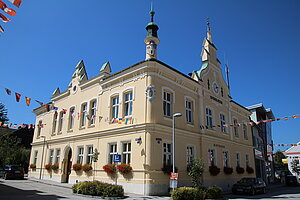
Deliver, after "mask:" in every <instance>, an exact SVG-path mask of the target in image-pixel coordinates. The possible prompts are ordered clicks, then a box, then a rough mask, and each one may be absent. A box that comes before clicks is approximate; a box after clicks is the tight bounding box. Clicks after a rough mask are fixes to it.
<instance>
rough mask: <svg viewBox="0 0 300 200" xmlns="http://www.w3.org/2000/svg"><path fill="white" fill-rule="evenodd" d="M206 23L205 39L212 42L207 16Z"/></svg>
mask: <svg viewBox="0 0 300 200" xmlns="http://www.w3.org/2000/svg"><path fill="white" fill-rule="evenodd" d="M206 24H207V33H206V35H207V40H208V41H210V42H211V43H212V38H211V30H210V22H209V18H207V19H206Z"/></svg>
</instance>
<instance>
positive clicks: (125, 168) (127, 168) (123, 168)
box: [118, 164, 132, 174]
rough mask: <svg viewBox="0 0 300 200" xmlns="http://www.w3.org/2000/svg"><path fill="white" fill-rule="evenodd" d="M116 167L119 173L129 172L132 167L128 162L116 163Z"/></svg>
mask: <svg viewBox="0 0 300 200" xmlns="http://www.w3.org/2000/svg"><path fill="white" fill-rule="evenodd" d="M118 169H119V171H120V173H121V174H129V173H130V172H131V171H132V167H131V166H130V165H129V164H121V165H118Z"/></svg>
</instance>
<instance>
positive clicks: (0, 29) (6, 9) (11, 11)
mask: <svg viewBox="0 0 300 200" xmlns="http://www.w3.org/2000/svg"><path fill="white" fill-rule="evenodd" d="M8 1H9V2H10V3H12V4H13V5H15V6H16V7H18V8H19V7H20V5H21V3H22V0H8ZM0 9H1V10H2V11H4V12H5V13H6V14H8V15H10V16H15V15H16V14H17V12H16V11H15V10H14V9H12V8H9V7H7V5H6V3H4V2H3V1H2V0H0ZM0 19H1V20H2V22H4V23H6V22H9V21H11V20H10V19H9V18H7V17H6V16H5V15H3V14H2V13H0ZM0 32H2V33H4V28H3V27H2V26H1V25H0Z"/></svg>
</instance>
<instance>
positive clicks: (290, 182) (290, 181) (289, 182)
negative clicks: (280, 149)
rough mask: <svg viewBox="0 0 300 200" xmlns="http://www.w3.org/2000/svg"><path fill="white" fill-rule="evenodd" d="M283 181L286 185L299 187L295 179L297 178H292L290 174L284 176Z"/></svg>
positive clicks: (298, 181)
mask: <svg viewBox="0 0 300 200" xmlns="http://www.w3.org/2000/svg"><path fill="white" fill-rule="evenodd" d="M285 181H286V185H291V186H300V180H299V179H298V178H297V176H294V175H292V174H289V175H286V177H285Z"/></svg>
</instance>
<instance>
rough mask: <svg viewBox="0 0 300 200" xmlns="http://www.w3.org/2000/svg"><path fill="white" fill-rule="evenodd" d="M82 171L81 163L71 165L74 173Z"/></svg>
mask: <svg viewBox="0 0 300 200" xmlns="http://www.w3.org/2000/svg"><path fill="white" fill-rule="evenodd" d="M81 169H82V164H81V163H75V164H74V165H73V170H74V171H80V170H81Z"/></svg>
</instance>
